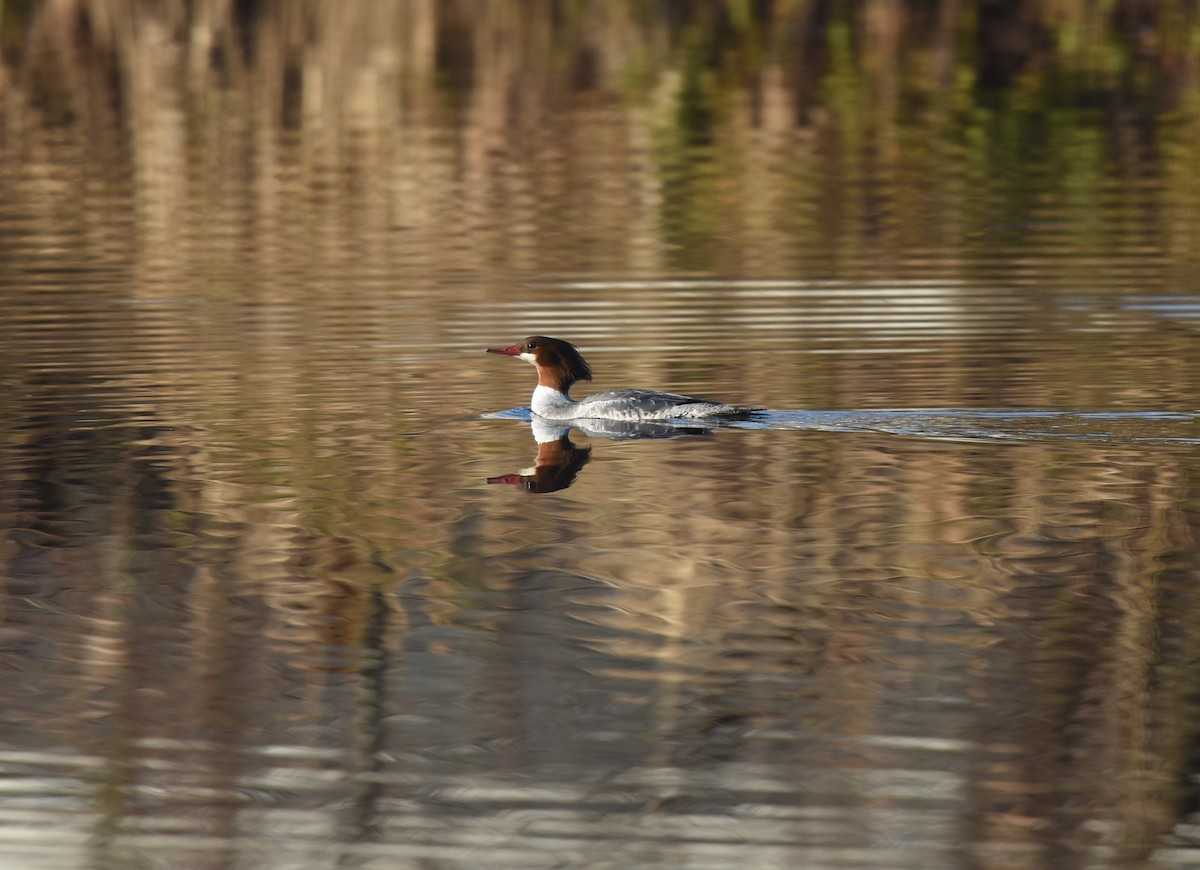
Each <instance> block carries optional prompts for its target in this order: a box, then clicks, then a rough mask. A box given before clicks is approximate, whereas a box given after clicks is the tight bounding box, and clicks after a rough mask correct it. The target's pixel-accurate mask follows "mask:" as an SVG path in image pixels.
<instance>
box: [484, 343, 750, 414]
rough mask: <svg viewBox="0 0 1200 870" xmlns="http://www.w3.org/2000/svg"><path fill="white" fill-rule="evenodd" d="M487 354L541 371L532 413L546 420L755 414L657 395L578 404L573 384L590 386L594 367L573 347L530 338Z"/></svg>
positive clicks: (611, 395) (599, 397) (605, 397)
mask: <svg viewBox="0 0 1200 870" xmlns="http://www.w3.org/2000/svg"><path fill="white" fill-rule="evenodd" d="M486 352H487V353H501V354H505V355H506V356H515V357H516V358H517V359H523V360H525V362H527V363H532V364H533V365H535V366H537V371H538V383H537V387H535V388H534V390H533V400H532V401H531V402H530V410H531V411H533V413H534V414H537V415H538V416H539V417H543V418H545V419H547V420H585V419H605V420H678V419H692V420H694V419H700V418H705V417H708V418H722V417H723V418H726V419H731V418H745V417H746V416H748V415H749V414H750V413H751V411H752V410H753V409H752V408H739V407H737V406H736V405H726V404H724V403H722V402H712V401H709V400H708V399H697V398H695V397H694V396H681V395H678V394H677V393H660V392H657V391H655V390H608V391H606V392H603V393H595V394H593V395H591V396H588V397H587V398H586V399H582V400H580V401H578V402H577V401H575V400H574V399H572V398H571V396H570V395H569V392H570V389H571V385H572V384H574V383H575V382H576V381H590V380H591V379H592V368H591V366H589V365H588V364H587V361H586V360H584V358H583V355H582V354H580V353H579V351H578V350H577V349H576V348H575V346H574V345H572V344H568V343H567V342H565V341H563V340H561V339H558V338H547V337H546V336H544V335H531V336H529V338H526V339H524V340H523V341H521V342H519V343H518V344H514V345H513V346H512V347H489V348H488V349H487V351H486Z"/></svg>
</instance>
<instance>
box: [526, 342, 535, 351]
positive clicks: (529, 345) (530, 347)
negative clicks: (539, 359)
mask: <svg viewBox="0 0 1200 870" xmlns="http://www.w3.org/2000/svg"><path fill="white" fill-rule="evenodd" d="M525 349H526V350H533V342H532V341H527V342H525Z"/></svg>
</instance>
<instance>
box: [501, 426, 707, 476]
mask: <svg viewBox="0 0 1200 870" xmlns="http://www.w3.org/2000/svg"><path fill="white" fill-rule="evenodd" d="M529 426H530V429H531V430H532V431H533V439H534V440H535V441H536V442H537V446H538V451H537V456H536V457H535V458H534V460H533V466H532V467H531V468H524V469H522V470H521V471H515V472H513V473H511V474H501V475H499V476H497V477H489V478H487V482H488V483H507V484H509V485H511V486H519V487H521V489H523V490H525V491H526V492H538V493H547V492H558V491H559V490H560V489H566V488H567V487H569V486H570V485H571V484H573V483H574V482H575V478H576V477H577V476H578V475H579V472H580V470H581V469H582V468H583V466H585V465H587V464H588V461H589V460H590V459H591V458H592V448H591V447H580V446H579V445H578V444H576V443H575V442H574V441H572V440H571V430H572V429H578V430H579V431H580V432H582V433H583V434H584V435H587V436H589V437H591V438H605V439H608V440H610V441H635V440H641V439H645V438H678V437H680V436H682V435H707V434H709V432H711V431H712V428H713V427H712V426H706V425H687V426H682V425H675V424H672V423H670V422H661V421H631V420H586V421H582V420H576V421H574V425H562V424H559V423H551V422H549V421H546V420H542V419H541V418H539V417H534V418H533V419H532V420H530V422H529Z"/></svg>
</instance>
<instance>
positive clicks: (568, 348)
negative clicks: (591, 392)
mask: <svg viewBox="0 0 1200 870" xmlns="http://www.w3.org/2000/svg"><path fill="white" fill-rule="evenodd" d="M487 353H502V354H505V355H506V356H515V357H517V358H518V359H523V360H525V362H527V363H532V364H533V365H535V366H537V370H538V384H540V385H541V386H543V387H550V388H551V389H555V390H559V391H561V392H563V393H565V392H567V390H569V389H571V385H572V384H574V383H575V382H576V381H590V380H591V379H592V369H591V366H589V365H588V364H587V361H586V360H585V359H584V358H583V356H582V355H581V354H580V353H579V351H578V350H577V349H576V348H575V345H573V344H568V343H567V342H565V341H563V340H562V339H558V338H548V337H547V336H544V335H531V336H529V338H526V339H523V340H522V341H520V342H518V343H517V344H514V345H513V346H512V347H489V348H488V349H487Z"/></svg>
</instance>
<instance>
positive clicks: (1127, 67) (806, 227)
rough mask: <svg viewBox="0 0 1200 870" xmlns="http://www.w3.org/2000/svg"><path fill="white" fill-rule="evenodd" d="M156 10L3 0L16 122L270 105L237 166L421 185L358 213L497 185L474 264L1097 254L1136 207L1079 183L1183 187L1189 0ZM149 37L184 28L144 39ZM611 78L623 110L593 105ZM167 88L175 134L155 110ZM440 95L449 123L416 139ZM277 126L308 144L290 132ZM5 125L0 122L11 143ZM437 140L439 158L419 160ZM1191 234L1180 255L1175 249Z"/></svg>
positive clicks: (168, 151)
mask: <svg viewBox="0 0 1200 870" xmlns="http://www.w3.org/2000/svg"><path fill="white" fill-rule="evenodd" d="M151 9H152V7H147V6H145V5H139V4H134V3H131V2H124V0H76V2H74V3H70V2H68V3H56V4H48V3H34V2H30V3H7V4H5V5H3V6H0V16H2V20H0V31H2V32H3V34H4V36H3V52H4V53H3V60H4V62H5V63H6V64H7V67H6V73H5V77H6V78H7V79H10V80H11V81H12V85H11V86H9V87H8V88H6V90H5V92H4V95H3V97H0V100H3V102H4V103H5V104H6V106H7V109H8V112H9V117H12V118H14V119H16V121H17V122H18V123H16V125H15V128H14V129H15V130H17V131H20V130H21V129H25V130H32V129H35V128H36V125H38V124H60V125H64V126H68V127H70V126H74V127H75V128H77V129H78V130H79V132H80V135H81V136H84V137H89V136H95V135H97V134H99V135H102V136H106V137H107V136H111V134H112V131H113V129H114V128H115V129H122V128H127V129H132V130H133V131H134V133H135V136H134V147H133V150H132V153H131V155H130V156H131V158H132V159H133V160H134V161H135V163H137V164H138V165H139V166H140V167H141V168H142V169H149V170H151V171H152V173H154V172H158V171H159V169H161V168H162V167H163V166H164V165H165V164H166V163H168V162H169V160H168V158H173V159H175V161H176V163H177V164H178V165H186V164H187V161H188V159H189V158H188V154H187V153H175V154H173V153H172V149H174V151H175V152H178V148H179V146H180V145H182V144H183V143H184V142H186V141H189V140H193V141H204V142H210V143H216V142H220V141H222V140H223V139H228V138H229V137H230V136H232V135H234V128H235V126H236V125H234V124H232V123H231V122H232V121H233V119H240V120H239V121H238V124H240V125H242V128H243V129H259V130H261V129H262V127H263V125H266V126H267V128H268V129H269V128H271V127H272V126H274V125H276V124H277V125H279V126H280V128H281V130H280V132H281V131H282V128H284V127H286V128H287V129H289V130H291V131H294V136H293V135H292V134H289V136H287V137H285V136H279V137H278V138H277V140H276V142H275V143H273V142H272V137H271V136H257V137H256V139H255V141H254V148H255V149H256V151H258V154H259V159H258V160H257V162H256V163H255V164H254V166H255V167H256V171H271V170H270V167H271V166H273V165H283V164H286V163H288V162H291V161H294V160H297V159H299V160H302V161H308V162H309V163H310V164H311V165H310V167H309V170H310V171H312V172H314V173H319V172H320V167H321V166H322V165H337V164H339V163H341V164H344V165H345V166H346V168H347V177H346V178H345V179H344V181H345V182H346V184H347V186H348V187H350V189H351V190H355V189H358V190H361V191H362V195H363V196H367V195H369V194H370V192H371V191H372V190H375V191H378V190H386V189H389V187H393V188H394V187H395V186H396V185H406V184H407V185H411V184H412V183H413V179H414V177H419V178H420V181H421V187H422V190H423V193H422V192H419V191H416V190H413V191H410V193H409V194H406V195H405V196H403V197H394V198H392V200H391V202H392V203H393V206H392V208H393V209H394V211H393V212H392V213H390V214H389V213H386V209H384V210H383V211H380V210H377V217H378V219H379V220H381V221H383V224H384V226H391V225H395V224H400V225H402V226H405V227H406V228H408V229H409V230H417V231H418V234H419V230H420V229H421V228H423V227H424V228H428V229H431V230H432V229H434V227H435V226H440V225H441V214H442V212H441V210H440V209H437V208H434V207H433V204H434V203H450V204H451V205H450V206H448V210H449V212H450V213H457V214H464V213H478V208H479V206H480V205H482V204H487V206H488V207H489V208H495V209H498V210H499V213H500V215H501V216H499V217H498V218H496V219H495V220H491V219H489V220H486V221H485V222H484V223H485V225H486V226H485V227H480V228H479V229H486V230H487V231H486V232H480V233H477V234H474V235H473V237H472V238H473V239H475V240H477V244H475V245H473V246H472V248H473V249H469V250H467V251H462V250H459V251H457V252H456V254H457V255H458V256H459V258H460V259H461V256H462V255H463V254H464V253H466V254H473V255H474V256H475V257H476V262H477V263H481V264H482V263H493V262H495V260H496V258H497V257H504V258H512V259H513V260H514V262H515V263H517V264H520V265H522V266H525V265H535V264H537V263H538V262H545V261H550V262H553V263H555V265H562V262H561V260H562V256H563V251H564V250H566V251H569V252H574V253H576V254H577V255H579V256H583V257H585V258H586V257H595V258H597V259H600V260H602V261H603V262H607V263H610V264H611V263H612V262H613V261H614V259H615V260H616V261H617V262H620V261H621V260H632V261H636V262H641V263H643V264H647V265H650V264H657V266H656V268H672V267H683V268H689V269H690V268H703V269H706V270H730V269H737V270H742V269H746V268H762V269H765V270H766V271H768V272H771V273H777V272H779V271H783V270H787V271H792V270H795V269H796V268H797V267H798V266H800V265H802V264H803V265H804V267H805V268H806V269H818V270H821V271H824V270H827V269H831V268H832V269H833V270H834V271H835V272H837V273H843V274H844V273H846V272H848V271H851V270H856V269H857V270H861V269H862V267H863V264H864V262H866V261H871V262H874V263H886V262H891V263H893V264H898V263H901V262H903V261H904V259H905V258H906V257H907V256H908V253H909V252H911V251H939V250H941V251H946V252H947V253H950V252H953V255H957V254H958V253H959V252H961V251H962V250H963V249H962V248H960V247H959V246H960V245H962V244H964V243H968V244H969V245H970V246H974V247H984V248H990V249H992V250H1014V249H1017V248H1020V247H1022V246H1026V245H1030V244H1032V245H1035V246H1037V245H1045V244H1048V243H1049V244H1054V245H1061V246H1065V247H1066V248H1069V247H1071V246H1078V249H1087V250H1093V251H1094V250H1100V249H1102V248H1104V247H1106V246H1110V245H1112V244H1120V243H1122V242H1128V239H1127V237H1126V235H1127V230H1126V229H1125V228H1124V227H1123V225H1122V224H1123V219H1122V216H1123V215H1125V214H1128V213H1129V211H1122V210H1121V209H1116V210H1112V209H1110V210H1108V211H1107V212H1106V214H1108V215H1110V217H1108V218H1106V219H1104V220H1107V223H1105V222H1104V220H1097V219H1096V214H1097V212H1098V209H1097V203H1099V202H1101V201H1104V202H1107V203H1111V202H1112V199H1113V197H1116V198H1117V199H1118V201H1120V202H1122V203H1125V202H1126V201H1127V202H1128V209H1129V210H1132V209H1134V208H1145V207H1151V208H1156V203H1157V198H1158V196H1159V193H1158V191H1159V190H1165V189H1166V186H1165V185H1164V186H1162V187H1161V188H1158V189H1156V190H1152V189H1149V188H1148V187H1147V185H1145V183H1144V181H1145V178H1146V177H1147V174H1149V175H1151V176H1154V175H1157V176H1160V177H1163V178H1170V179H1172V180H1173V181H1181V182H1184V183H1187V184H1189V185H1192V182H1190V181H1185V180H1186V179H1190V178H1192V176H1193V175H1194V173H1193V172H1192V171H1191V167H1192V166H1194V165H1195V164H1196V162H1197V159H1196V150H1195V149H1196V139H1195V137H1192V136H1190V135H1182V136H1179V135H1176V134H1175V132H1174V131H1175V129H1178V128H1172V127H1168V126H1166V125H1164V124H1163V119H1164V118H1165V117H1174V118H1182V119H1185V120H1184V124H1185V125H1192V126H1194V124H1195V121H1194V120H1192V119H1194V118H1195V112H1196V107H1197V104H1198V99H1197V96H1196V90H1197V87H1198V86H1197V84H1196V81H1197V77H1196V76H1195V75H1193V74H1192V73H1191V72H1190V71H1193V70H1195V69H1196V67H1197V64H1198V63H1200V23H1198V22H1197V19H1196V16H1194V15H1192V14H1190V12H1189V9H1190V7H1189V6H1188V4H1185V3H1183V2H1182V0H1180V2H1169V3H1164V4H1155V5H1154V6H1149V5H1147V4H1141V3H1134V2H1114V3H1108V4H1101V5H1097V4H1094V3H1084V2H1082V0H1076V2H1059V3H1054V4H1042V3H1037V2H1033V0H1028V2H1018V3H986V4H985V3H970V2H960V3H949V2H946V3H935V4H900V3H894V2H882V0H859V2H851V3H832V4H818V3H811V2H800V0H777V2H768V3H750V2H742V0H710V2H697V3H688V4H665V5H664V4H640V3H635V4H625V5H620V4H598V3H582V2H580V3H569V4H561V3H550V2H540V3H533V4H529V3H515V2H514V3H511V4H509V3H503V2H501V3H488V4H484V5H479V4H475V3H471V2H466V0H459V2H450V3H439V4H428V5H418V4H407V3H395V4H371V3H347V4H341V5H340V6H339V9H338V14H337V15H336V16H333V15H331V14H330V12H329V11H328V7H327V6H325V5H323V4H321V3H319V2H301V3H294V4H287V5H286V6H285V7H278V8H277V7H273V6H269V5H262V6H251V7H246V6H244V5H241V6H237V7H228V6H224V5H221V4H212V3H208V2H201V0H194V2H192V3H190V4H176V5H165V6H162V7H158V8H154V11H151ZM185 13H186V14H185ZM163 39H170V40H174V41H175V43H176V44H177V46H176V47H177V49H178V50H177V51H175V52H174V53H172V52H164V51H163V50H162V44H163V43H162V40H163ZM581 94H588V95H591V96H590V97H589V99H587V100H583V101H581V100H579V99H578V97H579V95H581ZM605 94H611V95H614V96H616V97H618V98H619V103H618V104H617V105H619V107H620V108H619V109H618V110H616V111H612V112H607V113H604V114H596V113H595V112H594V111H592V107H594V106H596V105H598V103H597V102H596V100H595V98H596V96H598V95H605ZM601 99H603V98H601ZM172 106H173V107H176V108H178V109H179V110H180V111H181V112H183V113H184V115H183V122H184V127H183V129H184V130H186V131H187V134H186V136H183V137H179V136H175V134H174V133H173V132H172V131H170V130H168V129H166V128H165V127H164V123H166V122H167V121H169V118H168V116H166V115H164V114H163V111H164V109H166V108H168V107H172ZM446 106H454V107H456V109H457V111H456V113H455V114H456V115H457V118H456V120H455V121H454V122H453V123H454V125H455V127H456V128H457V130H458V131H459V133H460V135H461V140H460V141H459V142H458V143H454V142H452V141H449V140H447V139H445V138H439V136H438V135H437V134H436V131H437V130H438V129H441V128H443V127H444V125H445V124H446V123H447V121H448V119H447V116H446V114H445V107H446ZM564 110H565V111H564ZM113 113H115V115H116V117H113ZM93 127H94V129H88V130H86V131H85V129H84V128H93ZM643 128H645V129H643ZM621 129H623V130H624V131H625V133H626V134H627V135H625V136H624V138H621V137H614V136H613V131H614V130H621ZM1188 129H1189V130H1190V127H1189V128H1188ZM367 131H369V135H367ZM423 131H424V132H423ZM264 132H265V131H264ZM168 134H170V135H172V136H175V143H176V144H174V145H172V144H171V142H168V141H165V140H163V136H164V135H168ZM364 137H365V138H364ZM291 139H298V141H299V142H301V143H304V144H303V147H302V148H300V149H299V150H291V151H289V150H285V148H283V147H281V146H283V145H284V143H286V142H288V141H289V140H291ZM20 141H21V136H20V135H15V136H13V137H11V138H10V139H8V140H6V143H7V144H6V145H4V146H2V147H4V148H5V151H6V152H7V153H9V154H10V158H9V159H12V160H16V159H19V154H18V153H17V151H14V150H13V149H14V148H17V149H19V143H20ZM368 141H373V142H374V143H375V144H374V145H373V146H371V147H366V148H364V146H365V145H366V143H367V142H368ZM651 143H652V144H651ZM246 144H247V143H242V145H243V147H244V146H245V145H246ZM456 144H457V145H458V146H459V147H455V146H456ZM648 145H649V146H650V148H651V150H650V151H648V152H647V156H649V158H650V159H649V160H645V159H643V158H642V154H641V153H640V152H639V149H643V148H646V147H647V146H648ZM218 153H219V152H218ZM227 153H228V154H229V155H230V156H232V155H233V154H236V153H238V152H237V149H233V150H229V151H228V152H227ZM548 155H549V156H550V157H551V160H550V161H549V163H548V162H547V156H548ZM0 159H4V155H3V153H0ZM593 160H604V161H605V164H606V165H607V166H611V165H613V164H614V161H624V162H626V163H627V164H628V171H629V172H631V173H632V176H631V179H630V180H631V182H632V187H631V188H628V189H627V191H626V192H625V193H622V192H621V191H620V190H617V189H613V190H608V191H603V192H600V191H594V190H592V189H591V188H590V185H589V184H588V183H587V179H588V178H589V177H590V176H591V174H592V173H593V172H594V171H595V169H594V168H593V167H592V166H590V165H589V164H590V162H591V161H593ZM454 162H458V163H459V164H460V169H459V171H458V172H457V173H452V174H449V175H448V174H446V173H445V172H444V171H441V172H439V170H438V169H437V168H434V167H437V166H440V167H444V166H447V165H450V164H452V163H454ZM425 165H428V166H430V167H431V169H432V171H430V172H426V171H423V170H422V169H421V168H419V167H422V166H425ZM236 168H237V167H234V166H228V167H220V166H218V167H210V169H212V170H214V171H216V172H217V173H222V172H225V173H228V172H230V171H234V170H235V169H236ZM559 169H565V173H562V174H560V173H559ZM206 171H207V170H206ZM414 173H415V175H414ZM108 175H109V176H110V177H111V173H108ZM358 176H361V179H362V180H360V181H356V177H358ZM520 178H526V179H528V182H527V185H528V189H529V190H532V191H534V192H536V193H537V194H538V195H537V196H535V197H534V198H533V199H532V202H543V200H544V196H545V193H546V192H547V191H546V187H547V185H555V186H557V187H560V188H561V189H560V191H559V192H558V195H557V196H556V198H555V200H554V201H555V202H556V203H557V204H558V206H559V207H560V208H561V209H562V210H563V211H565V214H563V213H558V212H556V211H554V210H547V209H546V208H545V205H544V204H543V205H541V206H539V208H538V209H537V210H535V211H531V212H530V213H528V214H524V215H522V214H520V212H521V210H522V209H523V208H528V207H529V203H530V202H531V200H530V198H529V197H527V196H524V195H523V194H521V193H520V184H518V183H516V182H517V180H518V179H520ZM168 179H170V180H171V181H172V182H174V183H179V181H180V180H181V179H179V178H178V177H175V178H171V174H170V173H168V174H167V176H166V177H164V181H167V180H168ZM462 179H468V180H469V181H468V184H467V185H466V186H463V185H460V184H459V182H460V181H461V180H462ZM630 190H632V191H633V192H632V193H629V192H628V191H630ZM639 192H640V193H639ZM380 204H381V205H383V203H382V202H381V203H380ZM263 205H264V206H265V207H266V208H267V209H268V211H267V212H265V213H264V214H265V215H268V216H269V209H270V205H269V204H268V203H263ZM1157 210H1159V211H1161V212H1162V214H1163V221H1164V222H1165V223H1169V224H1171V226H1169V227H1168V226H1164V227H1163V228H1162V233H1161V236H1162V237H1163V238H1170V239H1180V240H1181V242H1182V240H1184V239H1187V240H1188V241H1191V240H1193V239H1194V238H1195V234H1196V219H1195V211H1194V210H1193V211H1191V212H1188V211H1186V210H1181V209H1157ZM160 213H162V212H159V211H154V210H153V209H152V210H151V211H149V212H147V215H146V216H147V219H153V218H155V216H156V215H157V214H160ZM354 213H355V214H363V215H364V216H365V217H367V218H368V219H369V218H370V214H369V213H363V212H361V211H360V210H355V211H354ZM514 215H516V216H517V219H516V220H513V219H512V217H513V216H514ZM631 215H632V216H633V218H634V219H633V220H630V216H631ZM296 217H297V215H296V214H295V211H294V210H291V211H290V214H289V218H290V219H291V220H294V219H295V218H296ZM305 226H306V225H305V224H301V225H300V227H299V228H304V227H305ZM614 226H625V227H626V228H627V229H626V233H627V237H626V245H627V246H626V248H625V249H624V250H614V249H612V248H611V247H608V246H606V245H597V244H596V243H595V242H594V241H593V242H588V241H585V240H594V239H598V238H605V239H608V238H611V237H612V232H611V228H612V227H614ZM764 228H784V229H785V230H786V232H784V233H782V234H780V233H776V232H774V231H767V232H763V231H762V230H763V229H764ZM1047 228H1050V232H1049V233H1047V232H1046V230H1047ZM1056 228H1058V229H1056ZM1060 230H1061V231H1060ZM307 231H308V232H311V233H316V232H319V231H320V226H319V222H316V221H314V222H310V223H309V224H308V225H307ZM519 232H523V233H525V235H524V236H523V237H522V238H515V237H514V234H516V233H519ZM564 235H565V236H566V237H567V238H564ZM163 241H164V242H168V243H169V242H170V241H171V240H169V239H164V240H163ZM423 241H424V242H425V243H428V241H429V239H425V240H423ZM543 244H544V245H545V248H543V247H542V245H543ZM948 245H949V246H950V247H949V248H947V246H948ZM426 247H427V244H426ZM1195 247H1196V246H1194V245H1192V244H1183V243H1180V244H1177V245H1173V246H1172V250H1173V251H1177V252H1178V254H1179V255H1180V256H1182V257H1185V258H1187V260H1188V265H1189V266H1190V265H1191V263H1193V262H1194V259H1195V257H1196V254H1195V253H1194V250H1195ZM968 250H969V248H968ZM647 252H649V253H651V254H652V257H651V258H650V259H647V256H646V254H647ZM868 255H869V256H868ZM751 264H756V265H755V266H752V265H751ZM580 265H586V263H581V264H580ZM1071 268H1072V269H1073V270H1075V271H1076V272H1077V271H1078V268H1079V262H1078V261H1077V262H1076V263H1075V264H1074V265H1073V266H1072V267H1071ZM1068 277H1069V278H1078V274H1072V275H1069V276H1064V278H1068Z"/></svg>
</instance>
